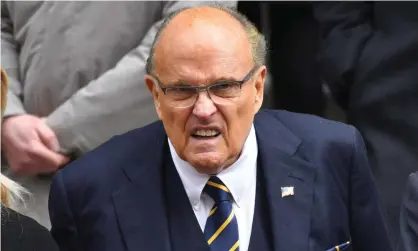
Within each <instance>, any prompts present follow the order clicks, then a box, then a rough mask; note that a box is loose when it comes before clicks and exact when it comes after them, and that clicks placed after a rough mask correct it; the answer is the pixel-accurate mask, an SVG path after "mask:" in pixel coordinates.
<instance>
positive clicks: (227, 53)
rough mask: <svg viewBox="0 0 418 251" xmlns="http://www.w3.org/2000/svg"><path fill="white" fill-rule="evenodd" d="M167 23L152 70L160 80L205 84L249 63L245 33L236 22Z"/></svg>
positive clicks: (246, 67)
mask: <svg viewBox="0 0 418 251" xmlns="http://www.w3.org/2000/svg"><path fill="white" fill-rule="evenodd" d="M187 24H188V25H185V26H182V25H179V24H177V25H173V26H172V27H169V26H167V30H166V32H164V35H163V36H161V39H160V42H159V44H158V45H157V47H156V50H155V61H154V62H155V64H154V66H155V67H154V69H155V73H156V74H158V75H159V77H160V78H161V80H162V81H164V82H172V81H176V80H184V81H188V82H189V83H190V84H194V83H196V84H207V82H211V81H216V80H217V79H219V78H223V77H235V76H236V77H239V76H241V77H242V76H243V75H242V74H246V72H248V71H249V69H250V68H251V67H252V55H251V47H250V44H249V42H248V39H247V36H246V33H245V32H244V31H243V29H242V28H241V27H240V26H238V27H236V25H235V26H234V25H229V26H228V25H224V26H222V25H219V24H218V23H211V22H207V21H199V20H195V21H193V22H192V24H190V23H187Z"/></svg>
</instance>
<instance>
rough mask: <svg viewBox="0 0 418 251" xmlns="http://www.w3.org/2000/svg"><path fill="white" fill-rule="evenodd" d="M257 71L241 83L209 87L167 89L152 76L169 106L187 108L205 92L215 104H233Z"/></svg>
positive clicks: (227, 81) (224, 83)
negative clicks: (244, 85) (243, 86)
mask: <svg viewBox="0 0 418 251" xmlns="http://www.w3.org/2000/svg"><path fill="white" fill-rule="evenodd" d="M257 69H258V67H257V66H255V67H254V68H252V69H251V70H250V72H248V74H247V75H246V76H245V77H244V79H243V80H241V81H238V80H221V81H217V82H216V83H214V84H211V85H207V86H170V87H165V86H164V85H163V84H162V83H161V81H160V80H159V79H158V78H157V77H156V76H154V75H151V74H150V75H151V76H152V77H154V78H155V79H156V80H157V83H158V86H159V87H160V88H161V90H162V91H163V93H164V95H165V97H166V101H167V103H168V105H169V106H171V107H174V108H187V107H190V106H193V105H194V104H195V103H196V101H197V99H198V97H199V93H200V92H203V91H207V93H208V96H209V98H210V99H211V100H212V101H213V102H214V103H215V104H220V105H223V104H228V103H231V102H233V100H234V99H236V98H238V97H239V96H240V95H241V89H242V85H243V84H245V83H246V82H248V80H250V78H251V77H252V75H253V74H254V73H255V72H256V71H257Z"/></svg>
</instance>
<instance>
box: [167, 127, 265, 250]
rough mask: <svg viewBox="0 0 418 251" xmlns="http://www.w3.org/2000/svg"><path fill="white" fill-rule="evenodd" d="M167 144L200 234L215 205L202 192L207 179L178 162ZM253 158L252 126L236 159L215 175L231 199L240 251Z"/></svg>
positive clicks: (252, 190) (249, 212)
mask: <svg viewBox="0 0 418 251" xmlns="http://www.w3.org/2000/svg"><path fill="white" fill-rule="evenodd" d="M168 142H169V146H170V152H171V156H172V158H173V162H174V165H175V167H176V169H177V172H178V173H179V176H180V178H181V181H182V182H183V186H184V188H185V190H186V193H187V196H188V197H189V200H190V204H191V205H192V207H193V210H194V213H195V215H196V218H197V220H198V222H199V225H200V228H201V229H202V232H203V231H204V229H205V225H206V220H207V217H208V215H209V212H210V210H211V209H212V207H213V205H214V204H215V202H214V201H213V199H212V198H211V197H210V196H209V195H207V194H206V193H202V191H203V188H204V187H205V185H206V183H207V181H208V180H209V178H210V176H209V175H207V174H202V173H199V172H197V171H196V169H195V168H194V167H192V166H191V165H190V164H189V163H188V162H186V161H184V160H182V159H181V158H180V157H179V156H178V154H177V152H176V151H175V149H174V147H173V145H172V144H171V141H170V140H168ZM257 155H258V147H257V139H256V135H255V130H254V125H253V126H252V127H251V130H250V133H249V134H248V137H247V139H246V141H245V143H244V148H243V150H242V152H241V155H240V157H239V158H238V160H237V161H236V162H235V163H234V164H232V165H231V166H230V167H229V168H227V169H226V170H224V171H222V172H221V173H219V174H218V175H217V177H218V178H219V179H220V180H222V182H223V183H224V184H225V185H226V186H227V187H228V189H229V190H230V191H231V194H232V196H233V198H234V203H233V208H234V212H235V215H236V217H237V222H238V232H239V241H240V246H239V249H240V250H241V251H247V250H248V246H249V244H250V237H251V230H252V223H253V217H254V206H255V194H256V181H257V178H256V175H257Z"/></svg>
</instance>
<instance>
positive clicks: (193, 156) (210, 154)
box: [146, 27, 266, 174]
mask: <svg viewBox="0 0 418 251" xmlns="http://www.w3.org/2000/svg"><path fill="white" fill-rule="evenodd" d="M195 28H198V29H193V27H192V28H191V29H189V30H186V31H183V32H181V33H180V34H178V33H177V34H176V36H174V37H172V38H170V40H169V41H170V42H169V43H170V45H169V46H165V45H164V44H163V43H165V42H166V41H165V40H166V39H164V38H162V40H161V42H160V43H161V46H160V47H159V48H158V51H157V53H158V57H156V62H158V63H156V64H155V68H154V69H155V70H154V72H155V75H156V76H157V77H158V79H159V80H160V82H161V83H160V84H162V85H163V86H164V87H172V86H179V83H180V82H181V83H182V84H183V85H184V84H187V85H189V86H207V85H210V84H214V83H217V82H220V81H221V80H237V81H241V80H243V78H244V77H245V76H246V75H247V74H248V73H249V72H250V70H251V69H253V68H254V63H253V60H252V56H251V52H250V47H249V46H250V45H249V43H248V41H247V39H246V37H245V33H244V36H243V35H241V36H235V38H232V39H231V38H230V37H231V34H229V32H225V29H222V28H221V29H220V28H219V27H206V32H210V33H206V32H203V33H202V32H200V31H202V30H201V27H200V28H199V27H195ZM207 29H209V31H208V30H207ZM211 29H212V30H211ZM196 32H197V33H199V32H200V35H199V34H195V33H196ZM242 32H243V31H242ZM203 34H204V35H203ZM207 34H211V36H207ZM225 36H228V37H229V38H228V39H225V38H224V37H225ZM232 36H233V35H232ZM233 37H234V36H233ZM177 44H178V45H177ZM174 48H175V49H174ZM156 55H157V54H156ZM161 55H164V56H161ZM265 74H266V69H265V67H264V66H260V67H258V68H257V70H255V72H254V73H253V74H252V75H251V78H250V79H249V80H248V81H246V82H245V83H243V84H242V88H241V90H240V94H239V96H237V97H234V98H223V99H219V98H215V97H212V96H214V95H213V94H211V95H212V96H211V97H212V99H211V98H210V97H209V95H208V92H207V91H202V92H199V93H198V94H196V95H197V97H196V99H194V100H195V102H194V103H193V104H192V105H191V106H189V107H175V106H173V103H172V102H171V101H172V100H170V99H169V98H168V97H169V96H168V95H166V94H164V93H163V91H162V89H161V88H160V87H159V86H158V84H157V83H156V80H155V79H154V78H153V77H150V76H148V77H147V78H146V83H147V86H148V88H149V89H150V91H151V92H152V94H153V96H154V99H155V104H156V109H157V113H158V114H159V117H160V119H161V120H162V122H163V124H164V127H165V130H166V132H167V135H168V137H169V138H170V140H171V142H172V144H173V146H174V148H175V149H176V152H177V153H178V155H179V156H180V158H182V159H183V160H185V161H187V162H189V163H190V164H191V165H192V166H194V167H195V168H196V169H197V171H199V172H201V173H207V174H216V173H218V172H220V171H221V170H222V169H224V168H226V167H228V166H229V165H231V164H232V163H233V162H235V160H236V159H237V158H238V157H239V155H240V153H241V150H242V147H243V144H244V142H245V140H246V138H247V136H248V133H249V131H250V129H251V125H252V123H253V119H254V115H255V113H256V112H257V111H258V110H259V109H260V107H261V104H262V99H263V86H264V77H265ZM215 100H216V101H215ZM219 100H221V102H219ZM214 101H215V102H214Z"/></svg>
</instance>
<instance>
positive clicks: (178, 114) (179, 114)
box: [161, 106, 190, 145]
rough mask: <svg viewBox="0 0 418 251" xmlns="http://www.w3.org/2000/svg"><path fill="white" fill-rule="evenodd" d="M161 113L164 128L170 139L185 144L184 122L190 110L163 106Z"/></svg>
mask: <svg viewBox="0 0 418 251" xmlns="http://www.w3.org/2000/svg"><path fill="white" fill-rule="evenodd" d="M162 108H163V109H161V110H162V115H163V118H164V119H163V122H164V125H165V130H166V132H167V134H168V135H169V136H170V139H172V142H173V143H174V142H176V144H181V145H184V144H185V140H186V138H187V137H186V136H187V134H186V132H185V130H186V123H187V119H188V117H189V113H190V111H188V110H185V109H172V108H167V107H163V106H162Z"/></svg>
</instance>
